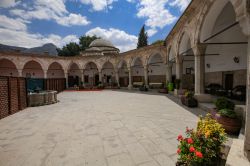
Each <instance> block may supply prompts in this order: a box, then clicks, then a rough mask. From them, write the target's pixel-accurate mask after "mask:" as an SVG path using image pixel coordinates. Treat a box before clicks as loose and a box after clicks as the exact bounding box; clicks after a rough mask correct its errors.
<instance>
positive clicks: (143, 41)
mask: <svg viewBox="0 0 250 166" xmlns="http://www.w3.org/2000/svg"><path fill="white" fill-rule="evenodd" d="M147 45H148V34H147V32H145V25H143V26H142V28H141V31H140V33H139V37H138V43H137V48H141V47H144V46H147Z"/></svg>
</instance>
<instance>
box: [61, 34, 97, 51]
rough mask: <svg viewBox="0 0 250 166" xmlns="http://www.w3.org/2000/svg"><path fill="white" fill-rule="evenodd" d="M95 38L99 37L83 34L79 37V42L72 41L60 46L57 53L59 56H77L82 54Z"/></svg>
mask: <svg viewBox="0 0 250 166" xmlns="http://www.w3.org/2000/svg"><path fill="white" fill-rule="evenodd" d="M95 39H99V37H96V36H81V37H80V38H79V44H77V43H75V42H71V43H69V44H66V45H65V46H63V48H62V49H61V48H58V49H57V53H58V56H77V55H79V54H80V52H81V51H85V50H86V49H87V48H88V47H89V45H90V43H91V42H92V41H94V40H95Z"/></svg>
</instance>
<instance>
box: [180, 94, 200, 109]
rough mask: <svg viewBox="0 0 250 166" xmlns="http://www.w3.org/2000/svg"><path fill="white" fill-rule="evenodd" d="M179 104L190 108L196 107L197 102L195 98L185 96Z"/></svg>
mask: <svg viewBox="0 0 250 166" xmlns="http://www.w3.org/2000/svg"><path fill="white" fill-rule="evenodd" d="M181 103H182V104H183V105H185V106H188V107H190V108H194V107H197V106H198V102H197V100H196V99H195V98H187V97H186V96H181Z"/></svg>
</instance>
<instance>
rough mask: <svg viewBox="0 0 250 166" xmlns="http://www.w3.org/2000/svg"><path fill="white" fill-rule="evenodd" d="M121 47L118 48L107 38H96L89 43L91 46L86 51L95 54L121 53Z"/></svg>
mask: <svg viewBox="0 0 250 166" xmlns="http://www.w3.org/2000/svg"><path fill="white" fill-rule="evenodd" d="M119 51H120V50H119V49H118V48H116V47H115V46H114V45H113V44H112V43H111V42H110V41H107V40H105V39H96V40H94V41H92V42H91V43H90V45H89V48H88V49H86V50H85V52H88V53H91V54H93V55H97V54H100V55H110V54H114V55H117V54H118V53H119Z"/></svg>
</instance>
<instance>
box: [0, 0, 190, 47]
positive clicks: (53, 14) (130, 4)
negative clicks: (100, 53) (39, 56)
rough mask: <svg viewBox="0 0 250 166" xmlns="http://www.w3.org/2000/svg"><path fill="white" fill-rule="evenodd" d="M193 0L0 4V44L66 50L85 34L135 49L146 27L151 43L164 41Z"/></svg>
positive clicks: (3, 0) (44, 0)
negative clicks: (144, 26)
mask: <svg viewBox="0 0 250 166" xmlns="http://www.w3.org/2000/svg"><path fill="white" fill-rule="evenodd" d="M189 2H190V0H18V1H17V0H1V1H0V43H2V44H8V45H14V46H22V47H36V46H41V45H43V44H45V43H54V44H55V45H57V46H58V47H62V46H63V45H65V44H66V43H69V42H78V38H79V36H81V35H97V36H100V37H102V38H105V39H107V40H110V41H111V42H112V43H113V44H114V45H115V46H117V47H118V48H120V49H121V51H122V52H123V51H127V50H130V49H134V48H135V47H136V44H137V36H138V33H139V31H140V28H141V27H142V25H143V24H145V25H146V30H147V32H148V35H149V43H151V42H154V41H156V40H159V39H164V38H165V37H166V36H167V34H168V33H169V31H170V30H171V28H172V27H173V26H174V24H175V22H176V21H177V20H178V18H179V17H180V15H181V14H182V12H183V11H184V10H185V8H186V7H187V5H188V4H189Z"/></svg>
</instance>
